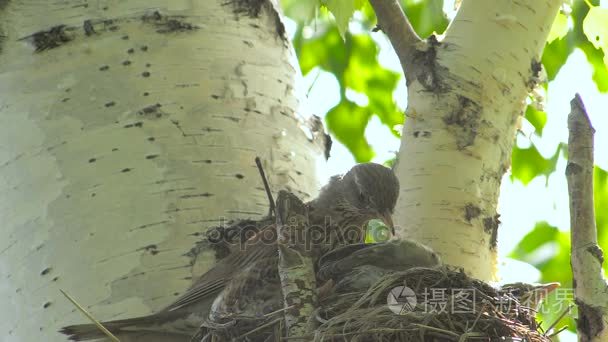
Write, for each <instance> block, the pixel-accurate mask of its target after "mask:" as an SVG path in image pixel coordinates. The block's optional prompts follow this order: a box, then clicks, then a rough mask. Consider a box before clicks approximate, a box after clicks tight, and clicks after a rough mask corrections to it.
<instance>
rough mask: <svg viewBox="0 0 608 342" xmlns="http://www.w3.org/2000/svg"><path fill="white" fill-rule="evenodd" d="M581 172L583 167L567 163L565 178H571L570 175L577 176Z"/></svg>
mask: <svg viewBox="0 0 608 342" xmlns="http://www.w3.org/2000/svg"><path fill="white" fill-rule="evenodd" d="M581 172H583V167H582V166H580V165H578V164H576V163H573V162H568V165H567V166H566V177H567V176H572V175H577V174H579V173H581Z"/></svg>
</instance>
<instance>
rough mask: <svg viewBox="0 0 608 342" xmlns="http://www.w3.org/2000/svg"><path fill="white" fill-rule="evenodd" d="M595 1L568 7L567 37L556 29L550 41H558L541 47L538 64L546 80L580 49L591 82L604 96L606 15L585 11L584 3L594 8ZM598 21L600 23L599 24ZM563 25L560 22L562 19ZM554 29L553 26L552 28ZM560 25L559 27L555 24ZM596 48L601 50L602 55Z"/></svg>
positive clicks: (606, 84) (606, 88)
mask: <svg viewBox="0 0 608 342" xmlns="http://www.w3.org/2000/svg"><path fill="white" fill-rule="evenodd" d="M598 2H599V1H588V2H587V1H574V4H573V7H572V14H571V15H570V18H571V19H572V28H571V29H570V31H569V32H568V33H567V34H565V35H564V34H563V30H564V28H563V27H561V28H556V27H555V26H554V28H553V29H554V30H556V31H559V34H558V33H557V32H554V33H553V34H552V35H550V38H556V36H557V37H559V36H561V38H558V39H554V40H553V41H551V40H550V42H551V43H550V44H548V45H547V46H546V47H545V50H544V52H543V57H542V63H543V66H544V67H545V70H546V71H547V76H548V78H549V80H553V79H554V78H555V76H557V73H558V71H559V70H560V69H561V67H562V66H563V65H564V64H565V63H566V60H567V59H568V56H569V55H570V53H571V52H572V51H573V50H574V49H575V48H579V49H581V50H582V51H583V52H584V53H585V55H586V56H587V60H588V61H589V64H590V65H591V66H592V67H593V81H595V84H596V85H597V87H598V89H599V90H600V91H602V92H608V63H606V62H605V58H604V56H605V52H606V49H605V46H606V44H607V43H606V42H607V41H608V37H607V36H606V34H607V33H606V31H607V30H606V28H605V27H606V25H605V23H606V20H608V19H607V17H606V16H607V14H606V11H605V10H603V9H600V8H597V7H592V8H591V9H590V8H589V7H588V3H589V4H592V5H594V6H597V5H598ZM601 20H604V21H603V22H602V21H601ZM562 21H563V19H562ZM554 25H555V24H554ZM557 25H560V23H557ZM600 47H604V52H602V50H601V48H600Z"/></svg>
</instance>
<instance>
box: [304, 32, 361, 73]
mask: <svg viewBox="0 0 608 342" xmlns="http://www.w3.org/2000/svg"><path fill="white" fill-rule="evenodd" d="M300 46H301V47H300V55H299V59H298V60H299V61H300V68H301V69H302V74H304V75H306V74H307V73H308V72H309V71H310V70H312V69H314V68H315V67H317V66H319V67H321V68H323V69H324V70H327V71H329V72H331V73H333V74H334V75H335V76H336V78H337V79H338V82H340V83H342V82H343V79H344V76H343V74H344V70H345V69H346V66H347V65H348V59H349V58H350V52H349V51H348V50H347V49H345V48H344V42H343V41H342V38H341V37H340V33H339V32H338V30H337V29H336V28H328V29H327V30H326V31H324V32H323V34H322V35H319V36H317V37H314V38H312V39H307V40H305V41H303V42H302V43H301V44H300Z"/></svg>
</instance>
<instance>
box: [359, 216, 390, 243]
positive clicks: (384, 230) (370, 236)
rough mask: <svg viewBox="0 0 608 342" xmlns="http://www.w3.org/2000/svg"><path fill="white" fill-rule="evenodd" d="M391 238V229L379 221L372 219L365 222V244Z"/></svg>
mask: <svg viewBox="0 0 608 342" xmlns="http://www.w3.org/2000/svg"><path fill="white" fill-rule="evenodd" d="M390 238H391V229H390V228H389V227H387V226H386V224H384V222H382V221H381V220H378V219H372V220H369V221H368V222H367V227H366V229H365V243H379V242H385V241H388V239H390Z"/></svg>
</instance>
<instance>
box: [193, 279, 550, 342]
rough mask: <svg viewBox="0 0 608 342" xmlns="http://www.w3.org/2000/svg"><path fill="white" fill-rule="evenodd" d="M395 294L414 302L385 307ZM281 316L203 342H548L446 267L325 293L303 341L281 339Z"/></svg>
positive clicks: (510, 301) (515, 307) (517, 312)
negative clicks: (407, 292)
mask: <svg viewBox="0 0 608 342" xmlns="http://www.w3.org/2000/svg"><path fill="white" fill-rule="evenodd" d="M401 287H403V288H405V287H407V288H408V289H411V291H412V292H413V294H414V295H415V300H414V301H413V302H412V299H411V297H410V300H409V301H408V300H407V299H406V300H405V301H403V302H399V300H397V303H393V304H392V305H389V302H390V299H388V298H389V296H390V295H392V296H393V297H395V293H394V292H395V289H401ZM439 290H441V291H439ZM438 293H440V294H441V298H440V299H441V300H438V298H436V296H437V294H438ZM463 293H465V294H466V295H463ZM410 294H412V293H411V292H410ZM397 297H398V296H397ZM397 299H398V298H397ZM407 303H410V304H412V303H413V304H414V305H411V306H408V305H407ZM400 305H401V306H400ZM280 316H281V312H277V313H274V314H273V315H269V316H268V317H265V318H263V319H259V320H257V322H256V320H249V319H248V320H239V319H238V318H237V319H236V321H234V322H233V323H236V324H235V325H231V327H230V328H229V329H225V328H224V329H222V328H220V329H217V330H216V329H214V328H213V327H210V326H208V327H207V332H208V333H209V335H208V336H207V337H209V336H213V335H215V336H219V335H221V336H224V338H220V339H209V341H212V340H224V339H225V338H226V337H228V336H230V337H229V338H228V340H235V338H236V340H238V341H286V340H287V341H291V340H292V339H293V340H295V341H397V342H439V341H528V342H550V339H549V338H548V337H546V336H544V335H543V333H542V332H540V331H538V325H537V323H536V321H535V318H534V316H535V312H534V310H533V309H532V308H528V307H525V306H523V305H521V304H520V303H519V302H518V299H517V298H515V297H513V296H511V295H509V294H504V293H500V292H499V291H497V290H496V289H495V288H493V287H491V286H489V285H488V284H486V283H484V282H481V281H479V280H475V279H472V278H470V277H468V276H467V275H466V274H464V273H463V272H461V271H454V270H451V269H448V268H447V267H438V268H412V269H409V270H406V271H401V272H395V273H390V274H387V275H385V276H384V277H382V278H380V279H379V280H378V281H377V282H376V283H375V284H374V285H373V286H371V287H370V288H369V289H367V290H366V291H361V292H349V293H339V292H333V293H330V294H329V295H327V296H325V297H324V298H321V299H320V302H319V308H318V310H317V312H316V314H315V317H312V318H311V319H312V320H313V325H315V326H316V328H315V330H314V332H313V333H311V335H310V336H305V337H297V338H294V337H290V338H289V337H288V338H285V337H281V336H285V335H284V327H285V322H284V321H283V320H282V319H280ZM238 327H240V329H239V328H238ZM219 330H223V331H219ZM237 337H238V338H237ZM203 340H205V339H203Z"/></svg>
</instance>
